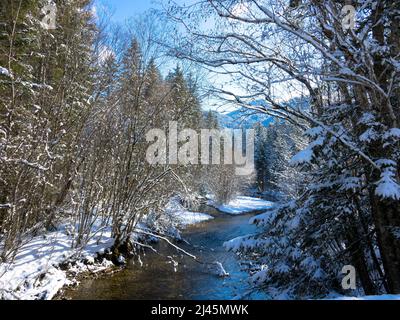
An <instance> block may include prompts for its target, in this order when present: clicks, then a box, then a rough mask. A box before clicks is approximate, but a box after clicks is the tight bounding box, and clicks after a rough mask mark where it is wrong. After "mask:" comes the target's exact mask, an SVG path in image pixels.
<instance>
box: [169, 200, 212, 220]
mask: <svg viewBox="0 0 400 320" xmlns="http://www.w3.org/2000/svg"><path fill="white" fill-rule="evenodd" d="M165 211H166V213H167V214H168V215H169V216H170V217H171V218H172V219H173V220H174V221H175V222H176V223H177V224H178V225H181V226H187V225H191V224H195V223H199V222H203V221H207V220H211V219H214V217H213V216H210V215H209V214H206V213H201V212H192V211H188V210H186V209H185V208H184V207H183V206H182V205H181V204H180V203H179V199H177V198H172V199H171V200H170V201H169V203H168V206H167V208H166V210H165Z"/></svg>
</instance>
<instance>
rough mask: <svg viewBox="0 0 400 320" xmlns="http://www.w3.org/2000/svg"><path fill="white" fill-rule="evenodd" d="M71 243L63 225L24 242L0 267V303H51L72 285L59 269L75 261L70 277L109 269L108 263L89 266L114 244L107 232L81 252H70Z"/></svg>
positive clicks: (96, 236) (71, 250) (93, 239)
mask: <svg viewBox="0 0 400 320" xmlns="http://www.w3.org/2000/svg"><path fill="white" fill-rule="evenodd" d="M95 227H96V226H94V228H95ZM72 241H73V237H72V236H71V235H70V233H69V231H68V226H66V225H65V226H60V227H59V230H57V231H54V232H49V233H46V234H45V235H41V236H37V237H34V238H33V239H31V240H30V241H27V242H26V244H25V245H23V246H22V248H21V249H20V251H19V253H18V254H17V256H16V258H15V260H14V262H13V263H11V264H1V265H0V299H22V300H34V299H52V298H53V297H54V295H55V294H56V293H57V292H58V291H59V290H60V289H61V288H62V287H63V286H64V285H67V284H71V283H72V282H71V280H70V279H68V276H67V273H66V271H63V270H61V269H60V268H59V265H60V264H61V263H63V262H66V261H69V260H71V259H72V260H73V259H77V257H80V258H79V259H77V260H76V264H75V265H74V266H73V267H72V266H71V269H69V270H68V272H69V273H76V274H77V273H80V272H83V271H89V270H90V271H92V272H95V271H100V270H104V269H106V268H108V267H110V265H112V263H111V262H109V261H107V260H104V262H103V263H102V264H97V265H96V266H94V265H91V264H92V263H93V262H94V257H95V254H96V253H97V252H99V251H101V250H104V249H105V248H109V247H111V246H112V244H113V239H112V238H111V232H110V229H109V228H108V229H106V230H103V233H99V234H97V235H94V236H93V238H92V239H90V240H89V241H88V243H87V245H86V246H85V247H84V248H82V249H81V250H78V249H72V248H71V247H72ZM84 260H86V262H89V264H85V263H83V261H84Z"/></svg>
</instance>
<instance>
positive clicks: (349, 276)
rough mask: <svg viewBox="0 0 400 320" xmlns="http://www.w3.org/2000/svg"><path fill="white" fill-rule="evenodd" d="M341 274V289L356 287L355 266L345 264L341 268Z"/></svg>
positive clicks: (353, 288)
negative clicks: (342, 275)
mask: <svg viewBox="0 0 400 320" xmlns="http://www.w3.org/2000/svg"><path fill="white" fill-rule="evenodd" d="M342 274H345V276H344V277H343V279H342V288H343V290H355V289H356V284H357V283H356V268H354V267H353V266H352V265H345V266H343V268H342Z"/></svg>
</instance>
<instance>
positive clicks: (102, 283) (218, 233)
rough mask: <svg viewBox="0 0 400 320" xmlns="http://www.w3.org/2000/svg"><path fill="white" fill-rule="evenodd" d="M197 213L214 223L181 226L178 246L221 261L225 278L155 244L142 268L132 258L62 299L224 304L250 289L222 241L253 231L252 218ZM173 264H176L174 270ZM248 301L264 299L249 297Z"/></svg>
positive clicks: (164, 245)
mask: <svg viewBox="0 0 400 320" xmlns="http://www.w3.org/2000/svg"><path fill="white" fill-rule="evenodd" d="M202 212H207V213H208V214H211V215H213V216H214V217H215V219H213V220H209V221H206V222H203V223H199V224H196V225H193V226H189V227H188V228H186V230H185V231H183V233H182V236H183V238H184V239H185V240H186V241H187V242H188V243H189V244H186V243H181V244H179V246H180V247H182V248H183V249H184V250H186V251H188V252H190V253H191V254H194V255H195V256H196V257H198V259H199V260H201V261H204V262H209V263H213V262H214V261H219V262H221V263H222V265H223V266H224V268H225V270H226V271H227V272H228V273H229V274H230V276H229V277H219V276H218V274H217V272H216V270H217V268H216V267H215V266H214V265H205V264H200V263H198V262H196V261H194V260H193V259H192V258H190V257H187V256H185V255H182V254H181V253H179V252H178V251H177V250H176V249H174V248H173V247H171V246H170V245H169V244H167V243H165V242H164V241H160V242H159V243H157V244H156V245H154V248H155V249H156V250H157V251H158V252H159V253H160V254H161V255H158V254H155V253H153V252H151V251H150V250H147V251H146V252H145V255H142V256H141V257H140V260H141V262H142V263H143V266H141V263H140V262H139V261H138V259H137V258H135V259H132V260H131V261H129V262H128V265H127V267H126V269H124V270H122V271H121V272H118V273H115V274H114V275H111V276H105V277H101V278H98V279H87V280H83V281H82V283H81V284H80V285H79V286H78V288H77V289H74V290H71V291H69V292H67V293H66V298H68V299H124V300H125V299H133V300H139V299H193V300H199V299H201V300H208V299H216V300H218V299H220V300H228V299H234V298H235V297H237V296H241V295H243V294H244V293H246V292H247V291H248V290H249V284H248V283H247V281H246V279H247V278H248V274H247V273H246V272H244V271H242V268H241V265H240V263H239V262H240V260H239V259H238V257H237V256H236V254H235V253H232V252H227V251H226V250H225V249H224V248H223V243H224V242H225V241H227V240H230V239H232V238H235V237H238V236H243V235H246V234H250V233H254V232H256V226H254V225H250V224H249V223H248V221H249V218H250V217H251V216H252V215H250V214H246V215H238V216H231V215H226V214H223V213H220V212H217V211H216V210H214V209H212V208H209V207H206V209H205V210H202ZM168 256H169V257H168ZM174 261H175V262H178V265H177V266H176V270H174ZM249 298H252V299H259V298H265V297H262V296H260V295H257V296H254V295H253V296H250V297H249Z"/></svg>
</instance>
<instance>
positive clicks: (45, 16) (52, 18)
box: [40, 1, 57, 30]
mask: <svg viewBox="0 0 400 320" xmlns="http://www.w3.org/2000/svg"><path fill="white" fill-rule="evenodd" d="M41 14H42V18H41V20H40V25H41V26H42V28H43V29H46V30H54V29H56V28H57V25H56V19H57V6H56V4H55V3H54V2H52V1H51V2H49V3H48V4H46V5H45V6H43V8H42V9H41Z"/></svg>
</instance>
